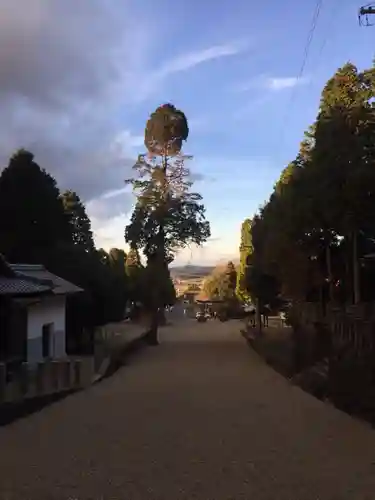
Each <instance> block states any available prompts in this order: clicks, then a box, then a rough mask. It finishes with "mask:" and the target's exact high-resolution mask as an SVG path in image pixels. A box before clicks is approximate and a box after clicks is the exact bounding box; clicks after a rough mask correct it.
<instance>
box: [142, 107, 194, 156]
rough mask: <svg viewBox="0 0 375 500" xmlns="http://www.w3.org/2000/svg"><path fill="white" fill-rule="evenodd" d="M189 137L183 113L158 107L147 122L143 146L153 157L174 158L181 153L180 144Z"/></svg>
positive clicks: (174, 109)
mask: <svg viewBox="0 0 375 500" xmlns="http://www.w3.org/2000/svg"><path fill="white" fill-rule="evenodd" d="M188 135H189V127H188V123H187V119H186V117H185V115H184V113H183V112H182V111H180V110H178V109H176V108H175V106H173V104H164V105H162V106H159V107H158V108H157V109H156V110H155V111H154V112H153V113H151V116H150V118H149V119H148V121H147V124H146V129H145V146H146V149H147V150H148V151H149V152H150V153H151V154H153V155H158V156H164V155H166V156H175V155H176V154H178V153H179V152H180V151H181V147H182V142H183V141H186V139H187V138H188Z"/></svg>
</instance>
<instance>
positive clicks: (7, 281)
mask: <svg viewBox="0 0 375 500" xmlns="http://www.w3.org/2000/svg"><path fill="white" fill-rule="evenodd" d="M50 290H51V287H49V286H46V285H41V284H36V283H33V282H32V281H28V280H24V279H20V278H5V277H3V276H0V295H32V294H40V293H44V292H48V291H50Z"/></svg>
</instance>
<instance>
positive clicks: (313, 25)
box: [280, 0, 323, 148]
mask: <svg viewBox="0 0 375 500" xmlns="http://www.w3.org/2000/svg"><path fill="white" fill-rule="evenodd" d="M322 4H323V0H317V1H316V4H315V9H314V14H313V17H312V20H311V26H310V29H309V31H308V34H307V40H306V44H305V48H304V51H303V58H302V63H301V66H300V69H299V72H298V75H297V79H296V83H297V84H298V82H299V81H300V80H301V78H302V77H303V73H304V71H305V67H306V63H307V59H308V57H309V53H310V47H311V43H312V41H313V38H314V34H315V29H316V26H317V23H318V19H319V15H320V11H321V8H322ZM296 93H297V85H295V86H294V87H293V89H292V94H291V96H290V101H289V105H288V107H287V109H286V112H285V117H284V120H283V121H282V129H281V138H280V148H281V145H282V143H283V142H284V134H285V130H286V123H287V121H288V117H289V116H290V109H291V107H292V105H293V103H294V100H295V97H296Z"/></svg>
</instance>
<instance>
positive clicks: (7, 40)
mask: <svg viewBox="0 0 375 500" xmlns="http://www.w3.org/2000/svg"><path fill="white" fill-rule="evenodd" d="M1 4H2V7H4V9H3V11H2V16H1V17H0V42H1V43H2V46H3V47H6V50H4V51H1V52H0V66H1V68H2V71H1V74H0V102H1V107H2V116H3V120H2V123H1V124H0V156H1V157H2V159H6V158H8V157H9V154H11V153H12V152H13V151H14V149H16V148H18V147H22V146H23V147H27V148H29V149H31V150H32V151H33V152H34V153H35V155H36V159H37V161H38V162H39V163H40V164H41V166H43V167H44V168H46V169H47V170H48V171H51V173H52V174H53V175H55V177H56V179H57V181H58V183H59V186H60V187H61V188H70V189H74V190H77V192H78V194H79V195H80V196H81V197H82V199H83V200H84V201H85V202H86V204H87V209H88V213H89V215H90V217H91V218H92V224H93V229H94V233H95V238H96V242H97V244H98V245H99V246H103V247H104V248H106V249H109V248H110V247H112V246H117V247H124V246H125V243H124V238H123V234H124V226H125V224H126V223H127V220H128V217H129V211H130V209H131V206H130V203H129V195H128V194H127V193H126V192H124V184H123V180H124V179H125V178H127V177H128V176H129V167H130V166H131V164H132V162H133V161H134V159H135V158H136V155H137V153H138V152H142V151H143V130H144V125H145V122H146V120H147V118H148V116H149V114H150V112H152V111H153V110H154V109H155V108H156V107H157V106H159V105H160V104H163V103H166V102H172V103H173V104H174V105H175V106H176V107H178V108H180V109H181V110H183V111H184V112H185V114H186V116H187V118H188V120H189V124H190V135H189V138H188V141H187V143H186V145H185V148H184V150H185V152H186V153H189V154H192V155H194V160H193V162H192V164H191V166H192V169H193V171H195V172H199V173H200V174H202V180H201V181H199V182H197V183H196V186H195V187H196V189H197V190H199V191H200V192H201V193H202V195H203V197H204V202H205V205H206V207H207V218H208V219H209V220H210V222H211V229H212V238H211V240H210V241H209V242H208V243H207V244H206V245H204V247H203V248H202V249H195V248H192V249H186V251H183V252H181V254H180V255H178V257H177V259H176V263H178V264H186V263H189V262H195V263H208V262H209V263H215V262H217V261H218V260H222V259H229V258H236V257H237V256H238V245H239V235H240V226H241V222H242V221H243V219H244V218H246V217H251V216H252V215H253V214H254V212H255V211H256V210H257V208H258V207H259V206H260V205H261V204H262V203H263V202H264V201H265V200H266V199H267V198H268V196H269V194H270V193H271V191H272V188H273V185H274V183H275V181H276V180H277V178H278V176H279V174H280V172H281V171H282V169H283V168H284V167H285V165H286V164H287V163H288V162H289V161H291V160H293V159H294V157H295V155H296V153H297V151H298V147H299V143H300V141H301V139H302V137H303V132H304V130H306V128H307V127H308V126H309V125H310V124H311V123H312V122H313V121H314V119H315V116H316V113H317V109H318V104H319V97H320V93H321V90H322V87H323V85H324V84H325V82H326V81H327V79H328V78H330V77H331V76H332V75H333V73H334V72H335V71H336V69H337V68H338V67H339V66H341V65H343V64H344V63H345V62H347V61H348V60H350V61H352V62H353V63H355V64H356V65H357V66H358V67H359V68H365V67H369V66H370V65H371V64H372V59H373V57H374V52H375V50H374V49H375V26H374V27H372V28H371V27H369V28H364V27H363V28H360V27H359V26H358V19H357V13H358V9H359V7H360V6H361V0H323V1H322V8H321V12H320V17H319V19H318V23H317V27H316V30H315V33H314V38H313V41H312V44H311V47H310V52H309V55H308V59H307V63H306V67H305V70H304V73H303V77H302V78H301V79H300V80H298V79H297V77H298V75H299V70H300V67H301V64H302V61H303V56H304V50H305V45H306V41H307V35H308V31H309V29H310V27H311V21H312V17H313V13H314V9H315V6H316V1H315V0H304V1H303V2H301V1H297V0H284V1H282V2H281V1H280V0H279V1H276V0H268V1H267V2H249V1H248V0H236V1H229V0H221V1H220V2H213V1H212V0H211V1H210V0H206V1H200V2H198V1H197V0H178V2H176V1H174V2H172V1H171V0H158V2H155V0H122V1H120V0H90V2H77V0H64V2H61V1H60V0H29V4H28V5H29V9H28V10H27V11H26V9H24V8H23V7H24V5H23V4H24V0H2V2H1ZM374 22H375V16H374ZM51 27H53V29H51ZM24 40H27V41H28V43H27V44H25V43H24ZM42 42H43V43H42ZM41 47H48V50H41ZM292 97H293V99H292Z"/></svg>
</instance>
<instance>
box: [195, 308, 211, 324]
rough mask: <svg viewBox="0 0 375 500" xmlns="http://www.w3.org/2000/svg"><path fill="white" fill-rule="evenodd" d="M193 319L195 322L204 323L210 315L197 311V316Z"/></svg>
mask: <svg viewBox="0 0 375 500" xmlns="http://www.w3.org/2000/svg"><path fill="white" fill-rule="evenodd" d="M195 317H196V320H197V321H198V323H204V322H205V321H207V320H208V319H209V317H210V315H209V314H208V313H207V312H204V311H198V312H197V314H196V315H195Z"/></svg>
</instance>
